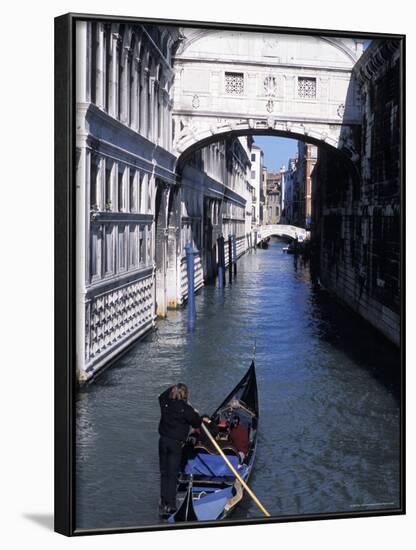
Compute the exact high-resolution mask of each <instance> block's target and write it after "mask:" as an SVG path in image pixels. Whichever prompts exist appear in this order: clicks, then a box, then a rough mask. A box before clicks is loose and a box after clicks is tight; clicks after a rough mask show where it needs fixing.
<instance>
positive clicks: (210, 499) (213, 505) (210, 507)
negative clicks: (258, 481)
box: [193, 487, 233, 521]
mask: <svg viewBox="0 0 416 550" xmlns="http://www.w3.org/2000/svg"><path fill="white" fill-rule="evenodd" d="M232 490H233V489H232V487H228V488H227V489H223V490H222V491H217V492H215V493H210V494H209V495H207V496H204V497H202V498H200V499H196V500H194V502H193V504H194V509H195V513H196V515H197V516H198V519H199V520H200V521H204V520H209V519H218V517H219V516H220V515H221V514H222V512H223V511H224V507H225V505H226V504H227V500H228V499H229V498H230V497H231V495H232Z"/></svg>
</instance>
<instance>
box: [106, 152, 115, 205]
mask: <svg viewBox="0 0 416 550" xmlns="http://www.w3.org/2000/svg"><path fill="white" fill-rule="evenodd" d="M112 168H113V163H112V162H111V161H110V160H108V159H106V161H105V209H106V210H112V196H113V194H112V192H111V170H112Z"/></svg>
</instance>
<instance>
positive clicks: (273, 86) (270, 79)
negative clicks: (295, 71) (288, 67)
mask: <svg viewBox="0 0 416 550" xmlns="http://www.w3.org/2000/svg"><path fill="white" fill-rule="evenodd" d="M263 84H264V91H265V94H266V96H268V97H276V93H277V80H276V77H275V76H273V75H271V74H269V75H268V76H266V78H265V79H264V83H263Z"/></svg>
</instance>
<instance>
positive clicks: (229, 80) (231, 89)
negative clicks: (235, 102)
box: [225, 73, 244, 95]
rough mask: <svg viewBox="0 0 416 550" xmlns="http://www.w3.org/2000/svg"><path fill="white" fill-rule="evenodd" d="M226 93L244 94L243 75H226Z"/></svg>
mask: <svg viewBox="0 0 416 550" xmlns="http://www.w3.org/2000/svg"><path fill="white" fill-rule="evenodd" d="M225 93H226V94H229V95H243V94H244V74H243V73H225Z"/></svg>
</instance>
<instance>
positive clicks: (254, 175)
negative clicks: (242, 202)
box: [251, 170, 256, 180]
mask: <svg viewBox="0 0 416 550" xmlns="http://www.w3.org/2000/svg"><path fill="white" fill-rule="evenodd" d="M251 179H252V180H254V179H256V171H255V170H252V171H251Z"/></svg>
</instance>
